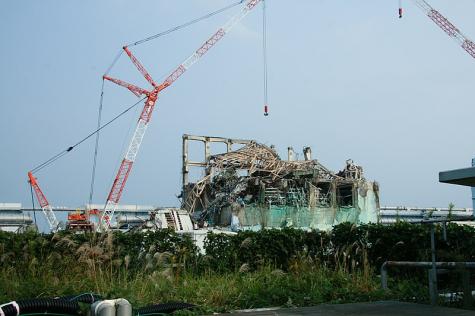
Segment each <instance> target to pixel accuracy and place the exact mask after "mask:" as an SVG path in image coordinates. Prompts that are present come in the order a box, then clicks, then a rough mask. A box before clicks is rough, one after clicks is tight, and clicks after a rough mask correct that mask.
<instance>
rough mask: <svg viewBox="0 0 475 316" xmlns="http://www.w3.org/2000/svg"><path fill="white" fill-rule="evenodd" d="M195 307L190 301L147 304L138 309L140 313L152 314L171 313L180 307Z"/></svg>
mask: <svg viewBox="0 0 475 316" xmlns="http://www.w3.org/2000/svg"><path fill="white" fill-rule="evenodd" d="M192 307H195V305H193V304H188V303H180V302H178V303H164V304H156V305H150V306H145V307H142V308H139V309H138V310H137V313H138V315H150V314H171V313H173V312H174V311H177V310H180V309H188V308H192Z"/></svg>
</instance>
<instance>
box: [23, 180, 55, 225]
mask: <svg viewBox="0 0 475 316" xmlns="http://www.w3.org/2000/svg"><path fill="white" fill-rule="evenodd" d="M28 182H30V185H31V187H32V188H33V190H34V191H35V194H36V199H37V200H38V203H40V207H41V210H42V211H43V214H44V215H45V217H46V221H47V222H48V225H49V228H50V229H51V231H52V232H53V233H55V232H57V231H58V230H59V222H58V219H57V218H56V215H54V212H53V208H52V207H51V205H50V204H49V202H48V200H47V199H46V196H45V195H44V194H43V191H41V188H40V186H39V184H38V182H37V181H36V178H35V177H34V176H33V173H32V172H31V171H30V172H28Z"/></svg>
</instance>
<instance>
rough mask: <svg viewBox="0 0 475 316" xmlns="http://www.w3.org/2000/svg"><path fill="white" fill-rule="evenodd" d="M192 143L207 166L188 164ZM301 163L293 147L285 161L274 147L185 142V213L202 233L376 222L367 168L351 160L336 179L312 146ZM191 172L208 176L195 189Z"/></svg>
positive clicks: (375, 196)
mask: <svg viewBox="0 0 475 316" xmlns="http://www.w3.org/2000/svg"><path fill="white" fill-rule="evenodd" d="M190 142H202V143H203V144H204V153H205V157H204V159H203V161H190V160H189V158H188V155H189V154H188V146H189V143H190ZM212 143H223V144H225V145H226V152H225V153H219V154H214V155H213V154H212V153H211V152H210V148H211V146H210V144H212ZM233 146H234V147H237V146H239V148H237V149H233V148H232V147H233ZM296 156H297V155H296V154H295V152H294V151H293V149H292V148H291V147H289V148H288V159H287V160H282V159H281V158H280V157H279V155H278V154H277V152H276V151H275V149H274V148H273V147H272V146H270V147H269V146H266V145H263V144H260V143H258V142H256V141H254V140H236V139H227V138H220V137H206V136H194V135H184V136H183V191H182V195H181V197H182V201H183V203H182V208H183V209H186V210H187V211H188V212H189V213H190V214H191V215H192V217H193V218H194V219H195V221H196V222H197V223H198V224H199V225H200V226H202V227H206V226H217V227H228V228H230V229H231V230H233V231H237V230H243V229H244V230H246V229H252V230H256V229H260V228H263V227H264V228H283V227H296V228H302V229H319V230H329V229H331V228H332V226H334V225H336V224H339V223H342V222H352V223H356V224H360V223H369V222H374V223H376V222H377V221H378V214H379V188H378V184H377V183H376V182H371V181H367V180H366V179H365V178H364V176H363V168H362V167H361V166H358V165H356V164H355V163H353V161H352V160H347V161H346V165H345V167H344V169H343V170H341V171H340V172H337V173H334V172H332V171H330V170H328V169H327V168H325V167H324V166H323V165H322V164H320V163H319V162H318V161H317V160H315V159H312V152H311V148H310V147H305V148H304V149H303V157H304V160H297V159H296ZM191 168H200V169H202V170H203V171H204V173H203V174H204V176H203V177H202V178H201V179H198V180H197V181H195V182H189V180H188V177H189V175H188V173H189V172H190V169H191Z"/></svg>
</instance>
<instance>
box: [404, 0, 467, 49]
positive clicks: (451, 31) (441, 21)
mask: <svg viewBox="0 0 475 316" xmlns="http://www.w3.org/2000/svg"><path fill="white" fill-rule="evenodd" d="M412 1H413V2H414V3H415V4H416V5H417V6H418V7H419V8H420V9H421V10H422V11H424V12H425V14H426V15H427V16H428V17H429V18H430V19H431V20H432V21H433V22H434V23H435V24H437V25H438V26H439V27H440V28H441V29H442V30H443V31H444V32H445V33H447V35H449V36H450V37H451V38H453V39H454V40H455V41H456V42H457V43H458V44H459V45H460V46H461V47H462V48H463V49H464V50H465V51H466V52H467V53H469V54H470V56H472V57H473V58H475V43H474V42H473V41H471V40H470V39H469V38H467V37H466V36H465V35H464V34H463V33H462V32H461V31H460V30H459V29H458V28H457V27H456V26H455V25H454V24H452V22H450V21H449V20H448V19H447V18H446V17H444V16H443V15H442V14H441V13H440V12H439V11H437V10H435V9H434V8H433V7H432V6H431V5H430V4H429V3H427V1H425V0H412Z"/></svg>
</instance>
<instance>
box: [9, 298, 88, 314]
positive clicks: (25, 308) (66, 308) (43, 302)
mask: <svg viewBox="0 0 475 316" xmlns="http://www.w3.org/2000/svg"><path fill="white" fill-rule="evenodd" d="M16 304H18V308H19V310H18V311H17V308H16V307H15V302H10V303H8V304H7V305H5V306H3V307H2V310H3V313H4V314H5V316H16V315H22V314H31V313H44V314H47V313H56V314H67V315H78V313H79V304H78V303H77V302H70V301H66V300H61V299H60V300H58V299H52V298H38V299H32V300H22V301H17V302H16Z"/></svg>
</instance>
